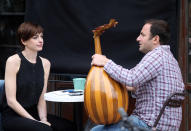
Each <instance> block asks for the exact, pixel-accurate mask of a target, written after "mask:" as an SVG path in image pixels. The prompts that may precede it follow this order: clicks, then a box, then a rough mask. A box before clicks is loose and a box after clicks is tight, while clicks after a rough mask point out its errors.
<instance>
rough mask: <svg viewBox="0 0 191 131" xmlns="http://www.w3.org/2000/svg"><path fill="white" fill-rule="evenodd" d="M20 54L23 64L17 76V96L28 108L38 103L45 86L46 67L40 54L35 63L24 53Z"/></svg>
mask: <svg viewBox="0 0 191 131" xmlns="http://www.w3.org/2000/svg"><path fill="white" fill-rule="evenodd" d="M18 55H19V57H20V59H21V64H20V68H19V71H18V73H17V76H16V98H17V101H18V102H19V103H20V104H21V105H22V106H23V107H24V108H28V107H32V106H34V105H37V104H38V101H39V98H40V95H41V93H42V89H43V86H44V69H43V65H42V61H41V58H40V57H39V56H37V60H36V63H35V64H33V63H31V62H29V61H28V60H27V59H26V58H25V57H24V56H23V54H22V53H18ZM7 108H9V107H7ZM7 108H6V109H7ZM6 109H5V110H6Z"/></svg>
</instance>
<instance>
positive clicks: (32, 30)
mask: <svg viewBox="0 0 191 131" xmlns="http://www.w3.org/2000/svg"><path fill="white" fill-rule="evenodd" d="M37 33H43V28H42V27H41V26H40V25H38V24H34V23H32V22H23V23H22V24H21V25H20V26H19V28H18V30H17V36H18V39H19V41H21V40H23V41H27V40H29V39H30V38H32V37H33V36H34V35H36V34H37Z"/></svg>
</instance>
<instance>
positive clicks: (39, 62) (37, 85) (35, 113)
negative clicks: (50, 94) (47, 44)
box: [2, 22, 74, 131]
mask: <svg viewBox="0 0 191 131" xmlns="http://www.w3.org/2000/svg"><path fill="white" fill-rule="evenodd" d="M18 37H19V40H20V41H21V43H22V45H23V46H24V50H23V51H22V52H20V53H18V54H15V55H13V56H10V57H9V58H8V59H7V62H6V69H5V94H6V98H7V99H5V101H7V104H6V103H5V104H4V109H3V113H2V116H3V117H2V118H3V128H4V129H5V131H17V130H18V131H22V130H23V131H52V129H53V130H74V126H73V125H72V124H71V123H69V122H68V121H64V120H62V121H61V119H56V118H54V117H52V116H51V117H50V118H49V117H48V119H47V111H46V102H45V100H44V93H45V92H46V90H47V81H48V76H49V71H50V62H49V61H48V60H47V59H45V58H42V57H40V56H39V55H38V52H39V51H41V50H42V48H43V44H44V43H43V28H42V27H41V26H40V25H37V24H33V23H30V22H24V23H22V24H21V25H20V26H19V28H18ZM58 124H59V125H58ZM56 128H58V129H56Z"/></svg>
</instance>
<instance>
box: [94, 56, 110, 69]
mask: <svg viewBox="0 0 191 131" xmlns="http://www.w3.org/2000/svg"><path fill="white" fill-rule="evenodd" d="M108 61H109V59H108V58H107V57H106V56H104V55H100V54H94V55H93V56H92V62H91V65H96V66H105V65H106V64H107V62H108Z"/></svg>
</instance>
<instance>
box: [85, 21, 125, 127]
mask: <svg viewBox="0 0 191 131" xmlns="http://www.w3.org/2000/svg"><path fill="white" fill-rule="evenodd" d="M116 24H117V22H116V21H115V20H114V19H112V20H110V22H109V24H105V25H103V26H99V27H98V28H96V29H95V30H93V32H94V43H95V53H96V54H102V53H101V44H100V35H101V34H102V33H103V32H104V31H105V30H106V29H108V28H110V27H112V26H115V25H116ZM84 104H85V109H86V111H87V113H88V116H89V117H90V119H91V120H92V121H93V122H94V123H96V124H113V123H116V122H118V121H119V120H120V114H119V113H118V109H119V108H121V107H123V108H124V110H125V111H127V108H128V92H127V89H126V88H125V87H124V86H122V85H121V84H119V83H118V82H116V81H114V80H113V79H112V78H111V77H109V75H108V74H107V73H106V72H105V71H104V69H103V67H98V66H92V67H91V69H90V71H89V73H88V76H87V80H86V84H85V91H84Z"/></svg>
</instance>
